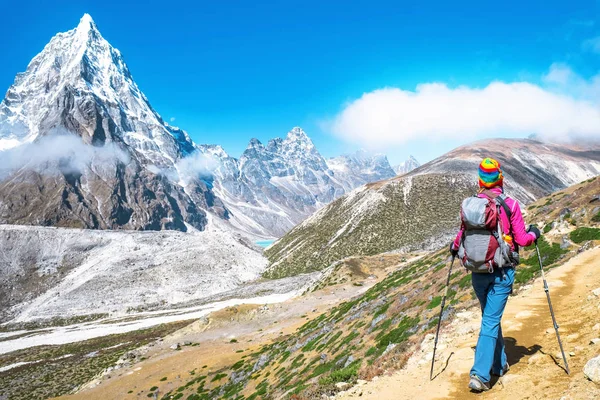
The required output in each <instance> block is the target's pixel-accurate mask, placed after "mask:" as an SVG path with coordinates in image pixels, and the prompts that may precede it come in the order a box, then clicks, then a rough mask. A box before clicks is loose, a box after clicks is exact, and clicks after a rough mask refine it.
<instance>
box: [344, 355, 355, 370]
mask: <svg viewBox="0 0 600 400" xmlns="http://www.w3.org/2000/svg"><path fill="white" fill-rule="evenodd" d="M353 362H354V357H353V356H350V357H348V359H347V360H346V362H345V363H344V368H346V367H348V366H349V365H350V364H352V363H353Z"/></svg>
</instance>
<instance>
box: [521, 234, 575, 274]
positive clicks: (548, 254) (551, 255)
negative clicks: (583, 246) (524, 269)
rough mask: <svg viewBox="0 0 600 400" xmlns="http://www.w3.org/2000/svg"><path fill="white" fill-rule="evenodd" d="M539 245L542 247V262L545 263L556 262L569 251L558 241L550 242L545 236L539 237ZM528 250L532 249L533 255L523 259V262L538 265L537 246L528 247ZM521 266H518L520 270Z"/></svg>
mask: <svg viewBox="0 0 600 400" xmlns="http://www.w3.org/2000/svg"><path fill="white" fill-rule="evenodd" d="M538 247H539V249H540V255H541V257H542V262H543V263H544V265H550V264H554V263H555V262H556V261H558V260H559V259H560V257H562V256H563V255H564V254H565V253H567V252H568V250H563V249H561V248H560V245H559V244H558V243H552V244H550V243H549V242H548V241H547V240H546V238H543V237H542V238H540V239H538ZM527 250H532V251H533V253H532V254H531V256H529V258H525V259H523V260H521V264H523V265H529V266H537V265H538V262H539V260H538V257H537V252H536V251H535V246H534V245H531V246H529V247H527ZM519 268H520V267H517V271H518V270H519Z"/></svg>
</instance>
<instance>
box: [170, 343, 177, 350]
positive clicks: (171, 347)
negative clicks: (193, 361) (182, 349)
mask: <svg viewBox="0 0 600 400" xmlns="http://www.w3.org/2000/svg"><path fill="white" fill-rule="evenodd" d="M169 348H170V349H171V350H177V349H179V343H175V344H173V345H171V346H170V347H169Z"/></svg>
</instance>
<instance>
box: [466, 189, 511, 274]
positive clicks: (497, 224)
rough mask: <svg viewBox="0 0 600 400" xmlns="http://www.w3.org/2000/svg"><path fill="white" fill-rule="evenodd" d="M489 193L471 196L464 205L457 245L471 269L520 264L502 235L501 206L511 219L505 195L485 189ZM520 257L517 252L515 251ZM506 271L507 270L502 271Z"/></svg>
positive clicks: (490, 270) (487, 268) (489, 270)
mask: <svg viewBox="0 0 600 400" xmlns="http://www.w3.org/2000/svg"><path fill="white" fill-rule="evenodd" d="M483 194H484V195H485V196H486V197H478V196H474V197H469V198H466V199H465V200H464V201H463V202H462V205H461V209H460V217H461V221H462V226H463V235H462V238H461V241H460V247H459V248H458V258H459V259H460V261H461V263H462V265H463V266H464V267H465V268H466V269H468V270H469V271H471V272H475V273H483V272H485V273H492V272H494V268H499V269H500V270H501V271H502V268H503V267H513V266H515V265H516V264H518V259H517V260H515V254H512V253H515V252H513V251H512V250H511V248H510V246H509V245H508V244H507V243H506V242H505V241H504V239H503V238H502V233H503V230H502V222H501V219H500V207H503V208H504V210H505V212H506V213H507V216H508V219H509V220H510V217H511V212H510V209H509V208H508V206H507V205H506V202H505V201H504V199H505V198H506V196H504V195H500V196H498V195H496V194H495V193H493V192H490V191H485V192H483ZM516 257H518V254H517V255H516ZM502 272H503V273H504V271H502Z"/></svg>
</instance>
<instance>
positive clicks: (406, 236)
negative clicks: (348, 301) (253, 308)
mask: <svg viewBox="0 0 600 400" xmlns="http://www.w3.org/2000/svg"><path fill="white" fill-rule="evenodd" d="M484 154H487V155H489V156H492V157H496V158H497V159H499V160H500V161H501V162H502V163H503V165H504V166H505V167H504V171H505V176H506V177H505V181H506V192H507V194H509V195H511V196H513V197H515V198H517V199H518V200H519V201H520V202H522V203H524V204H527V203H530V202H531V201H532V200H535V199H538V198H540V197H541V196H543V195H547V194H550V193H552V192H554V191H555V190H558V189H563V188H565V187H567V186H569V185H572V184H574V183H577V182H581V181H583V180H584V179H588V178H590V177H592V176H596V175H598V174H600V147H598V146H596V147H593V146H590V147H588V148H585V149H584V148H578V147H575V146H564V145H561V146H558V145H550V144H543V143H540V142H534V141H531V140H491V141H484V142H476V143H474V144H473V145H471V146H464V147H461V148H458V149H456V150H454V151H452V152H450V153H448V154H446V155H444V156H442V157H440V158H438V159H436V160H434V161H432V162H430V163H427V164H425V165H423V166H421V167H419V168H417V169H415V170H414V171H412V172H410V173H408V174H406V175H403V176H399V177H396V178H392V179H390V180H387V181H382V182H377V183H374V184H368V185H365V186H363V187H362V188H359V189H357V190H355V191H353V192H352V193H350V194H348V195H345V196H343V197H342V198H340V199H338V200H336V201H335V202H333V203H332V204H330V205H328V206H326V207H324V208H323V209H321V210H320V211H318V212H317V213H316V214H314V215H313V216H311V217H310V218H308V219H307V220H305V221H304V222H303V223H301V224H300V225H298V226H297V227H296V228H294V229H293V230H292V231H290V232H289V233H288V234H286V235H285V236H284V237H283V238H282V239H280V240H279V241H277V242H276V243H275V244H274V245H273V246H271V247H270V248H268V249H267V251H266V254H267V257H268V258H269V260H270V262H271V266H270V269H269V271H268V272H267V274H266V275H267V276H269V277H281V276H288V275H290V274H297V273H300V272H305V271H314V270H321V269H323V268H325V267H327V266H328V265H330V264H331V263H332V262H334V261H337V260H340V259H343V258H345V257H348V256H352V255H368V254H377V253H381V252H384V251H392V250H409V249H415V248H430V247H431V246H438V245H439V244H440V243H448V242H449V240H450V238H451V235H452V234H453V233H455V232H456V229H457V226H458V213H459V207H460V202H461V200H462V199H464V198H465V197H467V196H469V195H472V194H474V193H475V192H476V190H477V187H476V179H477V178H476V174H477V165H478V163H479V162H480V161H481V159H482V158H483V156H484Z"/></svg>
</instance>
